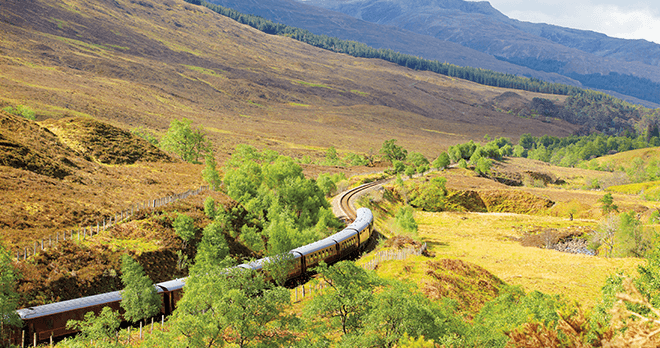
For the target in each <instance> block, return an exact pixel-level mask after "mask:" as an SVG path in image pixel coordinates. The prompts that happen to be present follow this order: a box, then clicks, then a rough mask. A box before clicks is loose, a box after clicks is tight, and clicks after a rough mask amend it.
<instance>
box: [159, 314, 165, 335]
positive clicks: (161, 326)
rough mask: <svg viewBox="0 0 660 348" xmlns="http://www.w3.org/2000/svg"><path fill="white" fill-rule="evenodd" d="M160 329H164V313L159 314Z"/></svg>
mask: <svg viewBox="0 0 660 348" xmlns="http://www.w3.org/2000/svg"><path fill="white" fill-rule="evenodd" d="M160 331H165V314H161V315H160Z"/></svg>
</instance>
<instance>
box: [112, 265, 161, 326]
mask: <svg viewBox="0 0 660 348" xmlns="http://www.w3.org/2000/svg"><path fill="white" fill-rule="evenodd" d="M121 273H122V274H121V282H122V283H123V284H124V290H122V292H121V303H120V305H121V308H123V309H124V311H125V313H124V318H126V320H128V321H132V322H134V323H136V322H138V321H140V320H143V319H146V318H149V317H152V316H154V315H156V313H158V311H160V306H161V299H160V296H159V295H158V292H156V288H155V287H154V283H153V282H152V281H151V279H149V277H147V275H146V274H145V273H144V269H143V268H142V266H141V265H140V264H139V263H137V262H136V261H135V260H133V258H132V257H131V256H129V255H128V254H123V255H122V257H121Z"/></svg>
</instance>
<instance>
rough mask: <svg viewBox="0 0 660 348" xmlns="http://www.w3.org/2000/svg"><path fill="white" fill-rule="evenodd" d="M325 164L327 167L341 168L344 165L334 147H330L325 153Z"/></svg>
mask: <svg viewBox="0 0 660 348" xmlns="http://www.w3.org/2000/svg"><path fill="white" fill-rule="evenodd" d="M323 164H325V165H327V166H341V165H343V163H342V162H341V159H340V158H339V155H337V149H336V148H335V147H334V146H330V147H329V148H328V149H327V150H326V151H325V161H324V162H323Z"/></svg>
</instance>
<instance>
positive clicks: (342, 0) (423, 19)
mask: <svg viewBox="0 0 660 348" xmlns="http://www.w3.org/2000/svg"><path fill="white" fill-rule="evenodd" d="M300 1H301V2H302V3H304V4H306V5H315V6H320V7H323V8H326V9H331V10H335V11H338V12H341V13H344V14H348V15H350V16H353V17H354V18H357V19H360V20H364V21H367V22H372V23H377V24H380V25H383V26H393V27H395V28H399V29H403V30H409V31H411V32H415V33H418V34H422V35H427V36H430V37H433V38H436V39H440V40H444V41H448V42H453V43H458V44H460V45H462V46H464V47H468V48H472V49H474V50H477V51H480V52H483V53H486V54H489V55H492V56H494V57H497V58H498V59H501V60H503V61H506V62H509V63H512V64H517V65H520V66H524V67H528V68H531V69H534V70H537V71H544V72H549V73H557V74H561V75H563V76H566V77H569V78H571V79H573V80H576V81H579V82H580V83H581V84H582V85H583V86H586V87H590V88H594V89H599V90H606V91H614V92H617V93H620V94H622V95H627V96H631V97H634V98H638V99H641V100H645V101H649V102H652V103H654V104H648V103H647V104H646V105H650V106H653V107H656V106H657V104H658V103H660V45H657V44H655V43H652V42H648V41H645V40H624V39H616V38H611V37H608V36H606V35H604V34H599V33H595V32H591V31H584V30H576V29H570V28H563V27H559V26H554V25H548V24H534V23H528V22H521V21H518V20H515V19H511V18H508V17H507V16H505V15H503V14H502V13H501V12H499V11H497V10H496V9H494V8H493V7H492V6H491V5H490V4H489V3H488V2H485V1H482V2H468V1H462V0H414V1H407V0H406V1H403V0H300ZM476 66H477V67H479V65H476ZM629 100H631V101H636V100H635V99H632V98H630V99H629ZM637 102H639V101H637Z"/></svg>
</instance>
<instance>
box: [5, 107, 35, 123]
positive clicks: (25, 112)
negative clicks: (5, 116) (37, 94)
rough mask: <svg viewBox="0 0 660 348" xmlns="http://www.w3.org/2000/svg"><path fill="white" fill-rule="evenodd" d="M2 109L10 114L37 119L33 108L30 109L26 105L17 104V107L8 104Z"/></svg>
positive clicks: (31, 119)
mask: <svg viewBox="0 0 660 348" xmlns="http://www.w3.org/2000/svg"><path fill="white" fill-rule="evenodd" d="M2 110H4V111H6V112H8V113H10V114H13V115H16V116H21V117H23V118H26V119H28V120H30V121H34V120H35V119H36V117H35V115H36V114H35V112H34V111H33V110H32V109H30V108H29V107H27V106H25V105H17V106H16V107H11V106H7V107H5V108H3V109H2Z"/></svg>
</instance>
